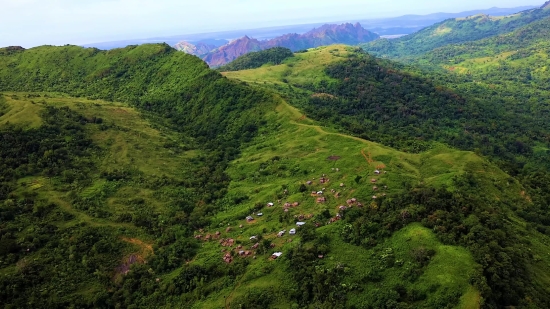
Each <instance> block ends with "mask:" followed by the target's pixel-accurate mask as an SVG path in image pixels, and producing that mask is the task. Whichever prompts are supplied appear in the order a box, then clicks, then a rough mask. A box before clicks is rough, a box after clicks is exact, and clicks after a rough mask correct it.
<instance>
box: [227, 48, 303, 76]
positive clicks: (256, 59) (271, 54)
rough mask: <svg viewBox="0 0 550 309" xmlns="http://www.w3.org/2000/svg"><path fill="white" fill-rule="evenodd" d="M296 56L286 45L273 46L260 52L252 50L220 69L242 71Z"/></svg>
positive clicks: (277, 62) (278, 62)
mask: <svg viewBox="0 0 550 309" xmlns="http://www.w3.org/2000/svg"><path fill="white" fill-rule="evenodd" d="M290 57H294V53H293V52H292V51H291V50H290V49H288V48H284V47H273V48H269V49H266V50H262V51H259V52H251V53H248V54H245V55H243V56H240V57H239V58H237V59H235V60H233V61H232V62H230V63H228V64H226V65H224V66H221V67H219V68H218V71H221V72H223V71H240V70H247V69H255V68H259V67H261V66H262V65H264V64H268V63H271V64H280V63H281V62H282V61H283V60H285V59H287V58H290Z"/></svg>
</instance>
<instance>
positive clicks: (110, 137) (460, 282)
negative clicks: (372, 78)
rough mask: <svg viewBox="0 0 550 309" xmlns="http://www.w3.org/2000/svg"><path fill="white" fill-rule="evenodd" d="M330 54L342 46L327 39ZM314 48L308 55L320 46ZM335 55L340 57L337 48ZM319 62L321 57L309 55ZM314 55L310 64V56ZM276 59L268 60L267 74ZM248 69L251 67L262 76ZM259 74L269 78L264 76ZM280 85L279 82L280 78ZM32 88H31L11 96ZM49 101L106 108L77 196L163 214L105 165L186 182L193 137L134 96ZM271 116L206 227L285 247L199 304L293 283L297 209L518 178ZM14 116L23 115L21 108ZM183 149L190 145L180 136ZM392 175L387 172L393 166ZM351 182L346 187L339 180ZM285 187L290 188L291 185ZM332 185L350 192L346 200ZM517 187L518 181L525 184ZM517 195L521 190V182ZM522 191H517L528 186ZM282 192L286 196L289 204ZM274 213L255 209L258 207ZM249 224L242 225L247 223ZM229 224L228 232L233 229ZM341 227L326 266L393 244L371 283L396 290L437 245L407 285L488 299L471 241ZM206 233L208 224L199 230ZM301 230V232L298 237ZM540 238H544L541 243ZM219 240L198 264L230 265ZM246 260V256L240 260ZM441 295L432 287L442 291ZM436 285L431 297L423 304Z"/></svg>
mask: <svg viewBox="0 0 550 309" xmlns="http://www.w3.org/2000/svg"><path fill="white" fill-rule="evenodd" d="M321 50H322V51H324V52H327V51H331V50H334V47H332V49H330V48H325V49H321ZM316 52H317V51H316V50H313V51H310V52H308V53H305V54H303V56H302V57H304V59H310V57H309V56H311V55H308V54H310V53H312V54H313V55H314V54H315V53H316ZM328 54H330V55H331V57H334V55H332V54H331V53H330V52H328ZM311 59H314V57H311ZM306 63H307V61H306ZM296 67H298V68H304V71H301V72H299V73H297V75H296V78H301V77H300V76H301V74H306V75H307V74H310V73H311V72H310V71H307V69H306V67H307V66H305V67H302V66H300V65H296V66H295V68H296ZM266 69H267V68H265V67H263V68H259V69H257V70H259V71H258V72H262V70H266ZM258 72H248V73H246V74H249V76H253V75H254V74H260V73H258ZM256 76H259V75H256ZM270 82H276V81H275V80H271V81H270ZM9 95H18V96H23V95H24V94H8V96H9ZM44 101H45V103H43V104H52V105H56V106H68V107H70V108H72V109H75V110H77V111H78V112H79V113H81V114H82V115H84V116H85V117H101V118H103V120H104V124H105V125H107V129H105V130H100V129H99V128H98V127H97V126H87V128H88V130H89V134H90V136H91V137H92V139H93V140H94V141H95V142H96V143H97V144H98V145H100V146H101V149H100V150H99V151H98V152H97V154H95V157H94V160H95V161H96V162H98V171H97V174H96V175H95V176H94V179H93V183H92V185H90V186H89V187H87V188H84V189H83V190H82V191H81V192H80V193H79V194H80V195H81V196H82V197H87V198H91V197H93V196H96V195H100V194H102V192H105V191H106V190H112V193H110V195H109V198H108V199H107V200H106V203H107V205H106V206H107V207H108V209H109V210H110V211H111V212H112V213H113V214H119V213H131V212H132V211H135V210H134V209H133V207H134V206H131V205H129V204H128V203H127V201H128V200H129V199H135V198H141V199H143V200H144V201H145V204H147V205H149V206H150V207H153V208H154V209H155V210H156V211H158V212H161V213H162V211H163V209H165V207H167V205H165V204H164V202H163V200H162V199H159V198H158V195H157V194H156V193H158V192H155V191H153V190H150V189H148V188H147V187H146V186H145V185H140V184H138V183H136V184H134V185H132V186H122V187H114V188H112V187H109V184H108V182H106V181H105V180H102V179H100V178H99V177H98V175H99V173H101V172H102V171H110V170H113V169H119V168H129V169H137V170H139V172H140V173H142V174H143V175H145V176H146V177H150V176H152V175H158V176H160V175H168V176H170V177H175V178H176V179H184V178H185V177H186V174H185V170H186V169H185V166H186V164H189V158H192V157H193V156H195V155H196V154H197V153H196V152H193V151H181V150H178V149H179V148H178V147H176V148H174V147H165V145H166V144H169V143H172V144H173V143H174V141H179V140H185V139H184V137H181V136H178V134H176V133H174V132H170V131H169V130H167V129H163V128H162V127H159V126H154V125H152V124H151V123H150V122H149V121H148V120H146V118H145V117H144V116H143V115H141V114H140V113H138V112H137V111H135V110H134V109H132V108H129V107H127V106H125V105H124V104H119V103H112V102H104V101H88V100H83V99H75V98H69V97H64V96H53V95H50V97H49V98H44ZM8 102H9V104H11V108H12V109H13V108H17V109H19V110H20V111H21V113H22V114H25V113H30V114H32V113H35V114H36V113H37V112H38V111H39V109H34V108H35V105H34V104H32V103H30V104H28V103H27V102H25V100H23V101H17V100H12V101H10V100H8ZM266 117H267V118H266V120H267V123H268V125H267V126H265V127H262V128H261V129H260V132H259V135H258V136H257V137H256V138H254V140H253V141H252V142H250V143H249V144H248V145H247V146H246V147H245V148H244V149H243V151H242V155H241V156H240V158H239V159H237V160H235V161H233V162H231V164H230V167H229V169H228V170H227V173H228V174H229V176H230V177H231V179H232V181H231V184H230V186H229V188H228V194H227V198H226V199H225V200H223V201H221V202H220V205H219V206H220V207H221V211H220V212H219V213H217V214H216V215H215V216H214V217H213V218H212V224H211V225H210V226H209V227H208V228H207V229H206V230H205V231H204V233H203V234H214V233H215V232H217V231H219V232H220V233H221V236H220V237H222V238H233V239H235V240H236V242H237V244H240V245H242V246H243V248H244V250H248V248H249V247H250V246H252V244H253V243H252V242H251V241H250V239H249V238H250V237H251V236H257V235H262V236H263V238H265V239H269V240H271V241H272V242H273V243H275V245H276V247H275V248H273V249H272V250H271V251H270V252H268V254H266V255H257V258H256V259H252V257H250V258H249V259H250V265H249V266H248V267H247V268H246V272H245V273H244V274H243V275H242V276H240V277H239V278H237V280H236V282H235V283H234V284H231V285H229V286H226V287H225V288H224V289H222V290H221V291H217V292H214V293H212V294H210V295H209V296H208V297H207V298H205V299H203V300H201V301H200V302H197V303H196V304H195V305H194V307H193V308H214V307H224V305H225V302H226V299H227V301H228V302H229V303H231V301H232V300H235V299H237V298H239V297H240V296H242V295H244V294H246V293H247V292H248V291H249V290H250V289H251V288H253V287H258V288H274V289H276V290H278V291H283V293H284V289H285V288H288V287H291V286H292V285H293V282H292V280H291V279H290V278H289V276H288V274H287V273H286V272H285V269H286V267H287V266H288V260H286V259H285V256H284V253H285V252H288V251H289V250H290V249H291V248H293V247H295V246H298V244H299V237H298V236H290V235H288V231H289V230H290V229H291V228H293V227H295V222H296V221H297V220H298V219H297V217H298V216H301V215H304V216H306V217H307V216H311V215H316V214H318V213H320V212H321V211H323V210H325V209H328V210H329V212H330V213H331V214H332V215H334V214H335V213H336V212H337V209H338V206H339V205H342V204H344V203H345V201H346V199H348V198H352V197H355V198H357V199H358V200H359V201H360V202H362V203H363V204H365V205H368V204H369V203H370V201H371V200H372V196H373V195H377V196H381V195H382V194H393V193H399V192H401V191H403V190H406V188H407V186H408V185H419V184H422V183H423V184H425V185H429V186H436V187H438V186H451V185H452V178H453V177H454V176H455V175H458V174H460V173H463V172H464V171H465V170H475V171H477V172H479V173H482V174H483V175H485V176H486V178H487V179H488V180H487V182H488V184H487V186H489V185H494V183H497V184H498V183H499V182H505V181H507V180H508V179H509V177H508V176H507V175H506V174H504V173H503V172H502V171H500V170H498V169H496V168H495V167H493V166H492V165H490V164H489V163H487V162H486V161H485V160H484V159H482V158H480V157H478V156H476V155H475V154H474V153H471V152H464V151H456V150H452V149H449V148H447V147H445V146H443V145H439V146H436V147H434V148H433V149H431V150H430V151H428V152H424V153H420V154H410V153H404V152H399V151H396V150H394V149H392V148H389V147H385V146H382V145H380V144H376V143H373V142H369V141H365V140H362V139H359V138H355V137H351V136H347V135H344V134H341V133H339V132H337V131H335V130H332V129H330V128H325V127H323V126H322V124H320V123H317V122H315V121H313V120H311V119H309V118H307V117H305V116H304V115H303V114H302V113H301V112H300V111H299V110H298V109H296V108H294V107H292V106H290V105H289V104H287V103H286V102H284V101H283V100H281V101H280V103H279V105H278V106H277V108H276V109H275V110H273V111H271V112H270V113H268V115H267V116H266ZM10 119H17V118H16V117H15V118H14V117H11V118H10ZM180 146H185V145H180ZM330 156H337V157H339V159H338V160H329V159H328V158H329V157H330ZM375 169H382V171H383V173H382V174H381V175H375V174H374V173H373V172H374V170H375ZM384 172H385V173H384ZM323 174H325V175H326V177H327V178H329V179H330V181H329V182H328V183H326V184H320V183H319V178H320V177H321V176H322V175H323ZM371 179H376V180H377V184H376V185H377V186H378V187H379V188H383V187H384V186H387V189H380V190H379V191H373V184H372V183H371ZM306 181H312V182H313V184H312V185H311V186H308V188H307V191H306V192H300V191H299V187H300V185H301V184H304V183H306ZM341 184H343V186H341ZM323 188H324V191H325V192H326V194H325V196H326V197H327V199H328V202H327V203H324V204H317V203H316V201H315V197H312V196H311V195H310V193H311V191H318V190H321V189H323ZM19 190H21V191H24V190H33V191H35V192H37V193H38V194H39V196H40V197H43V198H45V199H49V200H50V201H52V202H55V203H56V204H58V205H60V206H61V207H62V209H64V210H65V211H67V212H68V213H70V214H72V215H74V219H73V220H71V221H69V222H64V223H62V224H63V226H64V227H68V226H74V225H76V224H78V223H80V222H84V223H87V224H89V225H91V226H108V227H112V228H116V229H118V230H119V231H120V237H121V239H123V240H124V241H125V242H127V243H129V244H132V245H133V249H132V250H134V252H128V254H130V253H134V254H139V255H140V256H144V257H146V256H149V255H150V254H154V252H153V251H152V247H151V245H152V242H151V241H150V240H149V239H148V238H147V236H145V235H143V234H141V233H139V231H138V230H137V229H136V228H135V226H133V225H132V224H126V223H117V222H114V221H112V220H111V219H109V218H105V219H101V218H95V217H92V216H90V215H88V214H87V213H85V212H82V211H79V210H77V209H74V208H73V207H72V205H71V204H70V203H69V202H68V200H67V196H66V193H64V192H60V191H56V190H55V189H54V187H53V185H52V184H51V183H50V180H49V179H46V178H41V177H29V178H26V179H23V180H21V181H20V189H19ZM285 190H287V192H285ZM331 190H334V191H335V192H340V193H341V197H339V198H337V197H335V196H334V194H333V193H330V192H331ZM518 190H519V189H518ZM518 192H519V191H518ZM518 194H519V193H518ZM279 200H280V202H279ZM268 202H273V203H275V207H272V208H268V207H265V205H266V203H268ZM285 202H290V203H293V202H299V203H300V205H299V206H298V207H295V208H291V209H290V211H289V212H288V214H286V215H285V212H284V211H283V207H282V204H283V203H285ZM256 205H263V206H262V207H260V208H261V209H259V210H256V211H253V209H255V208H256ZM260 211H261V212H262V213H263V214H264V215H263V216H261V217H259V216H257V213H258V212H260ZM248 215H253V216H254V218H255V220H254V221H253V222H250V223H248V222H246V220H245V217H246V216H248ZM240 225H242V226H243V227H242V228H240V227H239V226H240ZM227 227H230V228H231V230H230V231H228V232H226V228H227ZM342 227H343V223H342V222H337V223H335V224H331V225H328V226H325V227H322V228H320V229H319V230H318V231H319V233H326V234H329V235H332V236H333V237H331V239H332V241H331V244H330V247H331V253H330V254H329V255H328V256H327V257H326V258H325V259H324V260H323V265H325V266H326V267H330V265H335V263H339V262H340V263H344V264H346V265H347V267H348V268H349V269H350V270H349V271H350V280H351V279H357V278H360V277H361V276H364V275H365V274H366V272H367V271H368V270H369V269H370V268H369V265H378V264H379V262H380V261H379V260H380V256H381V254H384V252H386V250H387V249H388V248H391V250H392V252H393V254H394V255H395V257H396V259H397V260H400V261H402V262H403V266H400V267H396V268H395V267H394V268H389V269H386V270H383V274H384V275H383V278H384V279H383V280H382V281H381V282H380V283H376V284H375V283H368V284H367V286H368V289H367V290H368V291H370V292H369V293H375V292H376V291H377V290H379V289H383V288H384V287H392V286H393V285H395V284H397V283H400V282H401V281H402V280H401V279H400V278H401V277H400V276H401V274H402V273H403V272H404V271H405V270H406V268H407V267H408V266H407V265H408V264H407V263H409V262H410V261H411V260H412V257H411V254H410V252H411V250H412V249H414V248H418V247H425V248H427V249H432V250H434V251H435V252H436V254H435V255H434V257H433V259H432V260H431V261H430V263H429V264H428V265H427V266H426V267H425V269H424V270H423V273H422V275H421V276H420V277H419V278H418V279H417V281H415V282H411V283H406V285H407V288H412V287H414V288H416V289H418V290H421V291H429V290H430V289H433V288H434V287H436V289H437V290H440V289H445V288H447V289H451V290H453V291H459V292H460V294H461V295H462V296H461V299H460V302H459V303H458V304H457V308H478V304H479V293H478V291H476V290H475V289H474V288H473V287H472V286H470V285H469V284H468V281H467V280H468V278H467V274H468V273H469V271H471V270H472V269H473V268H474V267H475V263H474V262H473V259H472V256H471V255H470V254H469V253H468V251H467V250H466V249H463V248H460V247H453V246H445V245H443V244H441V243H440V242H439V241H438V240H437V238H436V237H435V235H434V234H433V233H432V232H431V231H430V230H428V229H425V228H423V227H422V226H420V225H419V224H412V225H409V226H407V227H406V228H405V229H403V230H401V231H399V232H397V233H395V234H394V235H393V236H392V237H391V238H388V239H387V240H386V241H385V243H382V244H380V245H378V246H377V247H375V248H372V249H365V248H362V247H358V246H352V245H349V244H347V243H343V242H341V241H340V240H339V239H340V237H339V233H340V231H341V229H342ZM283 229H285V230H287V234H286V235H285V236H284V237H277V235H276V234H277V232H279V231H281V230H283ZM197 233H198V231H197ZM290 239H292V240H293V241H291V242H289V240H290ZM540 245H541V246H542V245H543V244H540ZM220 250H221V246H220V245H219V243H218V241H210V242H203V243H202V246H201V248H200V250H199V253H198V255H197V256H196V257H195V258H194V259H193V261H190V263H196V264H197V265H211V264H216V263H223V262H222V256H223V253H222V252H221V251H220ZM274 251H281V252H283V257H282V258H281V259H278V260H275V261H271V260H269V259H268V257H269V255H270V253H271V252H274ZM237 258H239V257H237ZM180 271H181V269H177V270H175V271H173V272H172V273H169V274H166V275H164V276H162V280H164V281H166V280H170V278H174V277H175V276H177V275H178V274H179V272H180ZM543 279H544V280H546V278H543ZM432 294H433V295H435V296H433V295H432ZM437 295H438V294H437V293H435V294H434V293H431V294H428V298H427V299H426V300H425V302H430V301H432V300H431V297H437ZM368 301H369V294H368V293H355V292H353V293H351V294H350V295H349V303H350V304H357V305H359V306H360V305H361V304H364V303H367V302H368ZM273 306H274V308H286V307H288V304H285V303H284V302H279V303H278V302H277V301H276V302H275V304H274V305H273Z"/></svg>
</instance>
